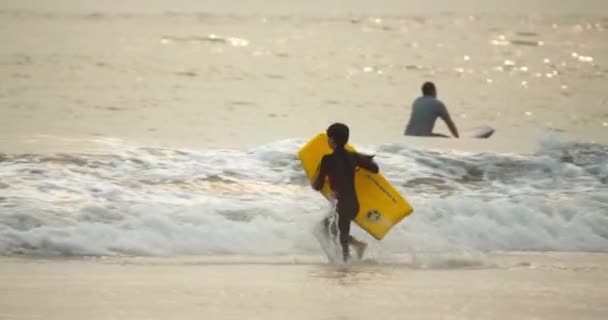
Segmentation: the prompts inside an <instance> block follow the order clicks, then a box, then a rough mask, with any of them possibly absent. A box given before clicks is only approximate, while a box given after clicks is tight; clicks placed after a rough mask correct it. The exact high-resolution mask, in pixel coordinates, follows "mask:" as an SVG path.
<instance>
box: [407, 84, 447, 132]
mask: <svg viewBox="0 0 608 320" xmlns="http://www.w3.org/2000/svg"><path fill="white" fill-rule="evenodd" d="M437 118H441V119H442V120H443V121H444V122H445V124H446V125H447V126H448V128H450V131H451V132H452V135H453V136H454V137H455V138H458V129H457V128H456V125H455V124H454V121H452V118H451V117H450V114H449V113H448V109H447V108H446V107H445V105H444V104H443V102H441V101H440V100H439V99H437V89H436V88H435V85H434V84H433V83H432V82H425V83H424V84H423V85H422V97H419V98H417V99H416V100H415V101H414V103H413V105H412V113H411V115H410V121H409V123H408V125H407V128H406V129H405V135H406V136H419V137H444V138H449V137H448V136H446V135H444V134H440V133H433V128H434V127H435V120H437Z"/></svg>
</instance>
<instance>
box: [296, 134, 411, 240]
mask: <svg viewBox="0 0 608 320" xmlns="http://www.w3.org/2000/svg"><path fill="white" fill-rule="evenodd" d="M346 149H347V150H350V151H355V148H354V147H352V146H351V145H346ZM330 153H332V150H331V148H330V147H329V144H328V141H327V135H326V134H325V133H324V132H323V133H320V134H318V135H316V136H315V137H313V138H312V139H311V140H310V141H308V142H307V143H306V144H305V145H304V146H303V147H302V148H301V149H300V151H299V152H298V156H299V158H300V161H301V162H302V167H303V168H304V171H306V175H307V176H308V179H309V180H310V181H311V182H312V181H314V179H315V178H316V177H317V174H318V169H319V166H320V165H321V159H322V158H323V156H324V155H326V154H330ZM380 172H382V168H380ZM355 191H356V192H357V197H358V198H359V212H358V213H357V217H356V218H355V222H356V223H357V224H358V225H359V226H360V227H361V228H362V229H363V230H365V231H367V232H368V233H369V234H370V235H371V236H373V237H374V238H376V239H378V240H381V239H382V238H384V236H385V235H386V234H387V233H388V231H389V230H390V229H391V228H392V227H393V226H395V225H396V224H397V223H399V221H401V220H402V219H403V218H405V217H407V216H409V215H410V214H411V213H412V212H413V209H412V207H411V206H410V204H409V203H408V202H407V201H406V200H405V198H403V196H401V195H400V194H399V192H398V191H397V190H396V189H395V188H393V186H392V185H391V184H390V183H389V182H388V181H387V180H386V179H385V178H384V177H383V176H382V174H381V173H376V174H375V173H371V172H369V171H367V170H365V169H359V170H357V172H356V173H355ZM321 193H322V194H323V196H325V198H327V199H329V197H330V196H331V189H330V187H329V182H328V181H326V183H325V184H324V186H323V190H321Z"/></svg>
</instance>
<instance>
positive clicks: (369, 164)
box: [355, 153, 380, 173]
mask: <svg viewBox="0 0 608 320" xmlns="http://www.w3.org/2000/svg"><path fill="white" fill-rule="evenodd" d="M355 158H356V159H357V166H359V167H361V168H363V169H366V170H368V171H371V172H372V173H378V171H380V168H378V164H377V163H376V162H375V161H374V156H368V155H365V154H361V153H355Z"/></svg>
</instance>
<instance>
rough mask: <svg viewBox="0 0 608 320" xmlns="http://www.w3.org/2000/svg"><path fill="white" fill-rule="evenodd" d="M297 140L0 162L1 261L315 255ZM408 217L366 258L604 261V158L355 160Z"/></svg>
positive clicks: (570, 153) (319, 202) (392, 147)
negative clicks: (381, 178) (522, 255)
mask: <svg viewBox="0 0 608 320" xmlns="http://www.w3.org/2000/svg"><path fill="white" fill-rule="evenodd" d="M303 142H304V141H303V140H284V141H279V142H276V143H272V144H268V145H263V146H259V147H257V148H253V149H251V150H246V151H239V150H199V151H194V150H177V149H170V148H157V147H129V146H124V148H121V149H118V150H120V151H117V152H116V153H114V154H107V155H82V154H54V155H32V154H17V155H15V154H11V155H9V154H4V155H1V156H0V162H1V163H2V166H1V167H0V191H1V196H0V254H3V255H13V254H26V255H184V254H194V255H200V254H218V253H226V254H290V253H293V254H297V253H315V252H319V248H318V245H317V244H316V242H315V240H314V238H313V237H312V234H311V229H312V227H313V225H314V224H315V223H316V222H317V221H318V220H319V219H321V218H322V216H324V215H325V214H326V212H327V209H328V205H327V204H326V202H325V200H323V198H322V197H320V196H319V195H318V194H316V193H315V192H313V191H312V190H311V189H310V187H309V184H308V182H307V179H306V176H305V174H304V172H303V170H302V169H301V166H300V162H299V160H298V158H297V150H298V148H299V147H300V146H301V145H302V143H303ZM366 149H370V150H374V151H375V153H376V154H377V156H376V159H377V161H378V162H379V164H380V167H381V170H382V172H383V173H384V175H385V176H386V177H387V178H388V179H389V180H390V181H391V182H392V183H393V184H394V185H395V186H396V187H397V188H398V189H399V190H400V191H401V192H402V194H403V195H404V196H405V197H406V198H407V199H408V200H410V202H411V203H412V205H413V206H414V208H415V212H414V214H413V215H412V216H410V217H408V218H406V219H405V220H404V221H403V222H402V223H400V224H399V225H398V226H396V227H395V228H394V229H393V230H391V232H390V233H389V234H388V236H387V237H386V238H385V239H384V240H383V241H380V242H376V241H373V240H371V238H370V237H369V236H367V235H366V234H364V233H363V232H362V231H361V230H359V229H357V228H355V231H354V233H355V234H356V235H358V236H360V237H363V238H365V239H367V240H370V241H371V242H372V247H371V248H370V250H372V251H375V252H379V253H382V252H383V253H385V254H389V255H390V254H401V253H408V252H414V253H415V252H428V251H433V252H435V251H438V252H449V251H453V250H481V251H495V250H523V251H525V250H541V251H545V250H551V251H606V250H607V248H608V214H607V213H608V185H607V177H608V160H606V159H608V157H607V155H608V147H606V146H603V145H598V144H581V143H570V142H555V141H553V142H551V143H545V144H543V145H542V146H541V148H540V149H539V150H538V151H537V152H535V153H533V154H527V155H513V154H498V153H462V152H447V151H446V152H437V151H429V150H421V149H414V148H410V147H407V146H405V145H397V144H386V145H380V146H372V147H367V148H366Z"/></svg>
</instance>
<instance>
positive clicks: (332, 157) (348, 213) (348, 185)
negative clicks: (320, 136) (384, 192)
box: [313, 148, 378, 258]
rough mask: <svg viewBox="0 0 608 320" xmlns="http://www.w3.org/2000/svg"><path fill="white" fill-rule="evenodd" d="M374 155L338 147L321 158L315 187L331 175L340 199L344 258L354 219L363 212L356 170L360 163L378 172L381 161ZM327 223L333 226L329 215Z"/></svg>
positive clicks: (339, 215) (337, 206)
mask: <svg viewBox="0 0 608 320" xmlns="http://www.w3.org/2000/svg"><path fill="white" fill-rule="evenodd" d="M372 158H373V156H367V155H362V154H359V153H355V152H349V151H346V150H344V149H343V148H336V149H335V150H334V152H333V153H332V154H328V155H325V156H324V157H323V159H322V160H321V166H320V168H319V175H318V176H317V179H316V180H315V182H314V183H313V188H314V189H316V190H321V189H322V188H323V184H324V182H325V178H326V177H328V178H329V185H330V187H331V189H332V191H333V192H334V194H335V196H336V199H337V205H336V211H337V212H338V229H339V230H340V244H341V245H342V250H343V253H344V258H347V257H348V244H349V242H350V240H351V236H350V222H351V221H352V220H353V219H355V217H356V216H357V213H358V212H359V200H358V198H357V193H356V192H355V171H356V170H357V167H361V168H364V169H367V170H369V171H371V172H373V173H377V172H378V165H377V164H376V163H375V162H374V161H373V159H372ZM325 223H326V227H329V226H328V220H327V219H326V221H325Z"/></svg>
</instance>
